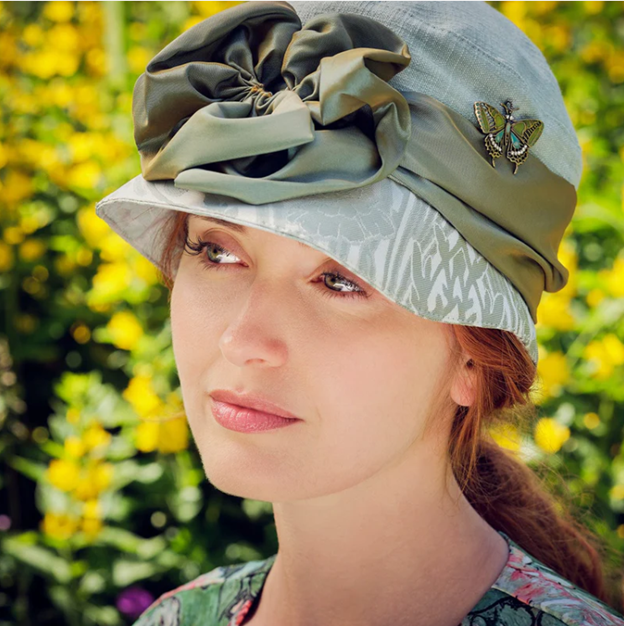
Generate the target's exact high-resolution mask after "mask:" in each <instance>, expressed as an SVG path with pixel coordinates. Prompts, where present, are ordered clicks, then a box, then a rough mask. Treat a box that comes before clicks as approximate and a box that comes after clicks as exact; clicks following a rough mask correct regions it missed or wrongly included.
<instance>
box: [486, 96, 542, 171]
mask: <svg viewBox="0 0 624 626" xmlns="http://www.w3.org/2000/svg"><path fill="white" fill-rule="evenodd" d="M501 106H502V107H503V109H504V113H501V112H500V111H497V110H496V108H494V107H493V106H492V105H491V104H488V103H487V102H475V103H474V112H475V115H476V117H477V121H478V122H479V127H480V128H481V131H482V132H483V133H485V135H486V137H485V140H484V142H485V149H486V150H487V152H488V154H489V155H490V157H491V158H492V167H496V161H495V160H496V159H498V158H500V157H502V156H506V157H507V159H509V160H510V161H511V162H512V163H514V164H515V166H516V167H515V169H514V171H513V173H514V174H515V173H516V172H517V171H518V165H520V164H522V163H524V162H525V161H526V159H527V157H528V155H529V148H530V147H532V146H534V145H535V143H536V142H537V140H538V139H539V137H540V135H541V134H542V131H543V130H544V122H542V121H540V120H516V119H515V118H514V116H513V115H512V111H517V108H516V107H514V106H513V103H512V101H511V100H507V101H506V102H501Z"/></svg>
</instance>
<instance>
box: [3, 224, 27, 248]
mask: <svg viewBox="0 0 624 626" xmlns="http://www.w3.org/2000/svg"><path fill="white" fill-rule="evenodd" d="M3 237H4V241H6V243H9V244H17V243H21V242H22V241H24V231H23V230H22V229H21V228H20V227H19V226H7V227H6V228H5V229H4V233H3Z"/></svg>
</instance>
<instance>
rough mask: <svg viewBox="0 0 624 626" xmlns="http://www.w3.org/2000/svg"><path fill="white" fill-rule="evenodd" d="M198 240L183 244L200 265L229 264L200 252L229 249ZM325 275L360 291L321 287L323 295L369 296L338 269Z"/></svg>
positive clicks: (324, 274) (210, 266) (216, 267)
mask: <svg viewBox="0 0 624 626" xmlns="http://www.w3.org/2000/svg"><path fill="white" fill-rule="evenodd" d="M197 239H198V241H191V240H190V239H189V237H188V236H187V237H186V239H185V241H184V246H185V247H186V248H189V249H190V252H188V254H191V255H193V256H196V255H201V256H200V263H201V264H202V266H203V267H204V268H206V269H209V270H212V269H216V270H219V269H221V267H220V266H222V265H229V263H212V262H210V261H209V260H208V257H207V256H206V255H205V254H201V252H202V251H203V250H204V248H207V247H208V246H213V247H214V248H217V250H218V251H219V252H225V253H229V250H227V249H226V248H224V247H223V246H220V245H219V244H217V243H214V242H212V241H203V240H202V238H201V237H198V238H197ZM325 276H335V277H337V278H338V279H339V280H340V281H343V282H344V283H346V284H347V285H350V286H352V287H356V288H357V289H359V290H360V291H334V290H333V289H329V288H328V289H323V290H321V291H322V294H323V295H324V296H327V297H328V298H336V297H337V298H362V297H364V298H368V297H370V296H369V295H368V294H367V293H366V291H364V289H362V288H361V287H360V286H359V285H358V284H357V283H355V282H353V281H352V280H349V279H348V278H345V277H344V276H343V275H342V274H341V273H340V272H338V271H334V272H323V273H322V274H321V275H320V277H321V278H324V277H325Z"/></svg>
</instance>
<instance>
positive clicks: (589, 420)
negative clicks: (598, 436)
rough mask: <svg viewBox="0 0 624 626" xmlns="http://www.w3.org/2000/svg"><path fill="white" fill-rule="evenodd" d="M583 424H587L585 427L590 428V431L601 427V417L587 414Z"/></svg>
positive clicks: (591, 413) (596, 414)
mask: <svg viewBox="0 0 624 626" xmlns="http://www.w3.org/2000/svg"><path fill="white" fill-rule="evenodd" d="M583 424H585V427H586V428H589V430H593V429H594V428H597V427H598V426H600V416H599V415H598V413H594V412H590V413H585V415H584V417H583Z"/></svg>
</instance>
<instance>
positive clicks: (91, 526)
mask: <svg viewBox="0 0 624 626" xmlns="http://www.w3.org/2000/svg"><path fill="white" fill-rule="evenodd" d="M102 526H103V524H102V520H99V519H94V518H91V517H85V518H83V520H82V525H81V528H82V532H83V533H84V534H85V535H87V537H88V538H90V539H93V538H95V537H97V535H99V534H100V532H101V531H102Z"/></svg>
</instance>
